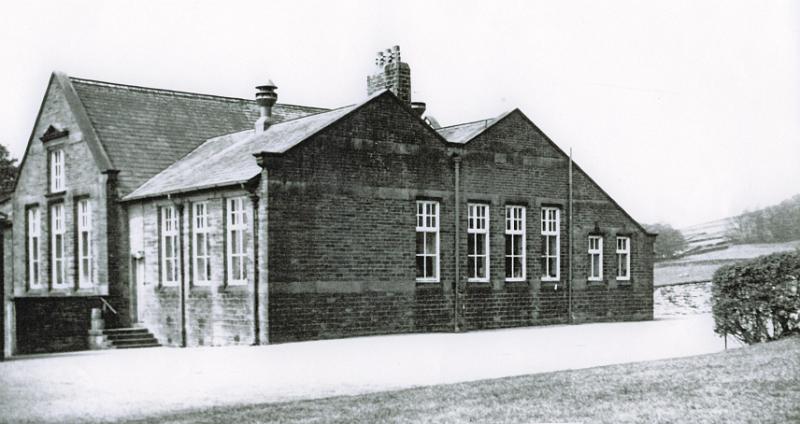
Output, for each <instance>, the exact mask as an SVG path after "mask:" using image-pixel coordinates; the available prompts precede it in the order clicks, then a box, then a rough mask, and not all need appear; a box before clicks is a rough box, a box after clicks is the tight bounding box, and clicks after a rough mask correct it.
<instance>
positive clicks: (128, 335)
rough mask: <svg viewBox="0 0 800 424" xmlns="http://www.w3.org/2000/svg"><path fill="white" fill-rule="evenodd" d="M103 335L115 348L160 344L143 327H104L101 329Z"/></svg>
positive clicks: (155, 345)
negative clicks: (104, 328)
mask: <svg viewBox="0 0 800 424" xmlns="http://www.w3.org/2000/svg"><path fill="white" fill-rule="evenodd" d="M103 335H104V336H105V337H106V339H107V340H108V341H109V342H110V344H111V347H114V348H117V349H129V348H136V347H157V346H161V344H160V343H158V340H157V339H156V338H155V337H153V335H152V334H151V333H150V331H148V330H147V328H143V327H133V328H111V329H106V330H103Z"/></svg>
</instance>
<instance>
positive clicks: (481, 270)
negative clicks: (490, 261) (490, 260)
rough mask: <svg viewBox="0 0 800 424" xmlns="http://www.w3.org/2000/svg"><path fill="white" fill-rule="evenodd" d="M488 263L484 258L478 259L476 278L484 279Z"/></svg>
mask: <svg viewBox="0 0 800 424" xmlns="http://www.w3.org/2000/svg"><path fill="white" fill-rule="evenodd" d="M485 267H486V262H485V261H484V257H479V258H476V262H475V268H476V270H477V271H476V275H475V277H476V278H483V277H485V274H486V269H485Z"/></svg>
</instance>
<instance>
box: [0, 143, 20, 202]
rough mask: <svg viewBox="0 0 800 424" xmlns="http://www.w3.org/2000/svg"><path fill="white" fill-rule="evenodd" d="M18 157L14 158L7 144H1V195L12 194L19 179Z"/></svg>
mask: <svg viewBox="0 0 800 424" xmlns="http://www.w3.org/2000/svg"><path fill="white" fill-rule="evenodd" d="M16 162H17V159H15V158H12V157H11V155H10V154H9V153H8V149H6V146H4V145H2V144H0V197H5V195H7V194H10V193H11V191H12V190H13V189H14V181H15V180H16V179H17V171H19V168H18V167H17V165H16Z"/></svg>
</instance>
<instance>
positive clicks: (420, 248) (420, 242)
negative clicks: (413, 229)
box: [417, 232, 425, 255]
mask: <svg viewBox="0 0 800 424" xmlns="http://www.w3.org/2000/svg"><path fill="white" fill-rule="evenodd" d="M423 253H425V233H423V232H417V254H418V255H421V254H423Z"/></svg>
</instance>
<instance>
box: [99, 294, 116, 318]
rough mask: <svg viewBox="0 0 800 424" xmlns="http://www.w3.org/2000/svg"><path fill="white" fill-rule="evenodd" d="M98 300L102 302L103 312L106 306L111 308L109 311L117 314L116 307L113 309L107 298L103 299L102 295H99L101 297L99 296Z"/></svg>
mask: <svg viewBox="0 0 800 424" xmlns="http://www.w3.org/2000/svg"><path fill="white" fill-rule="evenodd" d="M100 301H101V302H103V312H105V311H106V308H108V309H111V312H113V313H114V315H119V312H117V310H116V309H114V307H113V306H111V304H110V303H108V301H107V300H105V299H104V298H102V297H101V298H100Z"/></svg>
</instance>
